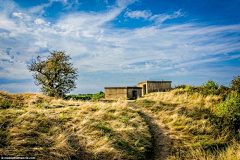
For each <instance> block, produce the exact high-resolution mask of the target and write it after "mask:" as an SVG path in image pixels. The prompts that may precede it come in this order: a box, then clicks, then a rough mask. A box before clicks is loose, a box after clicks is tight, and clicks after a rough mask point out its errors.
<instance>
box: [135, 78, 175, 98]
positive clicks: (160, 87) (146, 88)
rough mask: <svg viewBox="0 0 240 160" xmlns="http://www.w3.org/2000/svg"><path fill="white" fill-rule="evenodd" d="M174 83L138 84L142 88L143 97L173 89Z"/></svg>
mask: <svg viewBox="0 0 240 160" xmlns="http://www.w3.org/2000/svg"><path fill="white" fill-rule="evenodd" d="M171 83H172V81H144V82H140V83H138V87H142V93H143V94H142V95H145V94H147V93H150V92H159V91H168V90H170V89H171Z"/></svg>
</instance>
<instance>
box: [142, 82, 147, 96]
mask: <svg viewBox="0 0 240 160" xmlns="http://www.w3.org/2000/svg"><path fill="white" fill-rule="evenodd" d="M146 92H147V87H146V84H144V85H143V95H145V94H146Z"/></svg>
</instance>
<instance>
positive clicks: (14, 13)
mask: <svg viewBox="0 0 240 160" xmlns="http://www.w3.org/2000/svg"><path fill="white" fill-rule="evenodd" d="M13 16H15V17H19V18H23V15H22V13H21V12H13Z"/></svg>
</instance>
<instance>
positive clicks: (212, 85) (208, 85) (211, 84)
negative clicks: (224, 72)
mask: <svg viewBox="0 0 240 160" xmlns="http://www.w3.org/2000/svg"><path fill="white" fill-rule="evenodd" d="M202 87H205V88H207V89H213V90H216V89H218V87H219V86H218V83H217V82H214V81H213V80H208V81H207V82H205V83H203V85H202Z"/></svg>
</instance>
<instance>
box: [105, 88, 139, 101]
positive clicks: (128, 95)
mask: <svg viewBox="0 0 240 160" xmlns="http://www.w3.org/2000/svg"><path fill="white" fill-rule="evenodd" d="M104 89H105V99H123V100H126V99H137V98H138V97H141V96H142V88H140V87H105V88H104Z"/></svg>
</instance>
